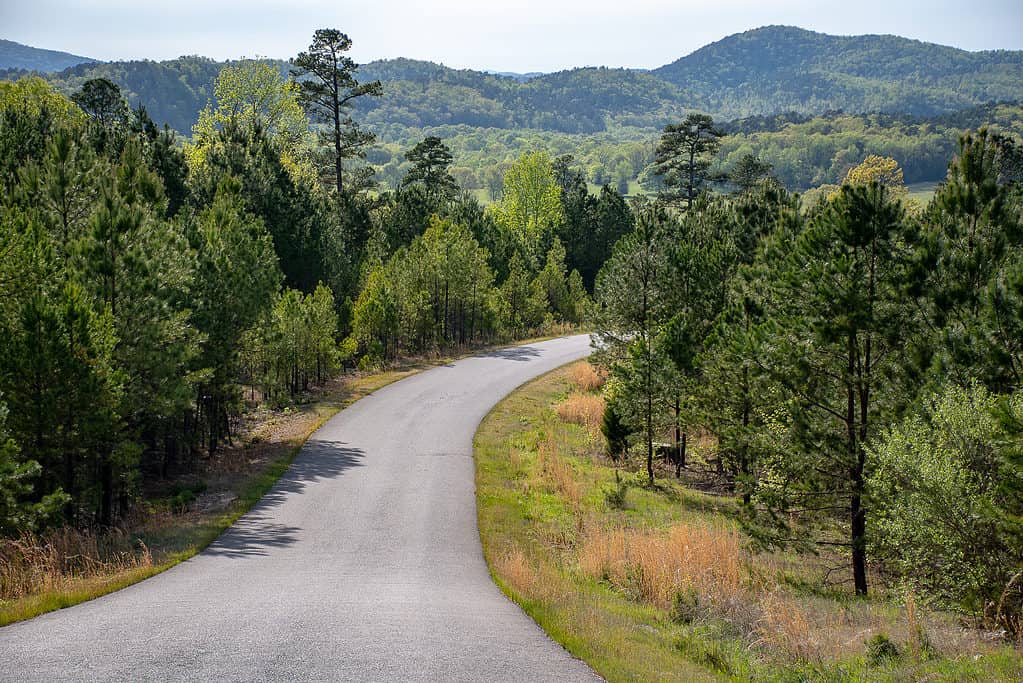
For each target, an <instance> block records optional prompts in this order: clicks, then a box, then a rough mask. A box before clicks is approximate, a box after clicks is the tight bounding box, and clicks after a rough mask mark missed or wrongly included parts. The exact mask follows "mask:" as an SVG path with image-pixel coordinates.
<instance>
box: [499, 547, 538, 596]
mask: <svg viewBox="0 0 1023 683" xmlns="http://www.w3.org/2000/svg"><path fill="white" fill-rule="evenodd" d="M494 572H495V573H496V574H497V575H498V576H499V577H501V579H502V580H503V581H504V582H505V583H507V584H508V585H509V586H511V587H512V588H513V589H515V591H516V592H518V593H519V594H520V595H526V596H528V595H532V594H533V589H534V587H535V586H536V571H535V570H534V569H533V565H532V564H530V562H529V560H528V559H526V556H525V555H523V554H522V551H521V550H518V549H513V550H510V551H508V552H506V553H504V554H502V555H500V556H499V557H497V558H496V559H495V560H494Z"/></svg>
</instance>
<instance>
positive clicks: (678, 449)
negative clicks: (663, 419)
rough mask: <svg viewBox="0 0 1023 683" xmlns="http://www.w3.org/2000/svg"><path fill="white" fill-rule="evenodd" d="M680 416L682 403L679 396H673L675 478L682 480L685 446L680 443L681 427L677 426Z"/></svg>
mask: <svg viewBox="0 0 1023 683" xmlns="http://www.w3.org/2000/svg"><path fill="white" fill-rule="evenodd" d="M681 415H682V401H681V399H680V398H679V395H678V394H677V393H676V394H675V448H674V454H675V478H676V479H681V478H682V468H683V467H685V455H683V453H684V449H685V446H684V445H683V442H682V425H680V424H679V420H680V418H681Z"/></svg>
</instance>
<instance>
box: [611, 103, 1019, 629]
mask: <svg viewBox="0 0 1023 683" xmlns="http://www.w3.org/2000/svg"><path fill="white" fill-rule="evenodd" d="M697 123H700V122H699V121H695V120H694V121H691V122H688V124H694V125H687V122H683V124H682V125H681V126H680V127H673V128H670V129H668V130H667V131H666V133H665V135H664V136H663V137H662V140H661V143H660V146H659V158H661V159H662V163H661V168H660V170H661V171H662V173H664V174H665V178H666V183H667V180H668V179H669V178H670V179H673V182H672V183H668V185H669V187H668V188H667V190H666V191H665V192H664V193H662V195H661V198H662V199H661V200H659V201H648V202H641V203H639V204H638V212H637V217H636V224H635V229H634V230H633V231H632V232H630V233H629V234H627V235H626V236H624V237H623V238H622V239H621V240H620V241H619V242H618V244H617V245H616V246H615V248H614V253H613V254H612V256H611V258H610V260H609V261H608V262H607V263H606V264H605V265H604V266H603V268H602V269H601V270H600V272H599V275H598V276H597V280H596V291H595V307H596V308H595V321H596V322H595V325H596V329H597V339H598V344H597V346H598V351H597V356H596V358H597V359H598V362H600V363H601V364H602V365H604V367H606V368H607V369H608V371H609V376H610V377H609V381H608V384H607V388H606V389H605V397H606V399H607V403H606V406H607V407H606V411H605V415H604V423H603V431H604V433H605V435H606V436H607V440H608V449H609V454H610V455H611V456H612V457H614V458H620V457H622V456H623V455H624V454H626V453H627V452H629V451H630V450H631V451H633V452H637V451H638V452H639V453H640V454H641V457H642V458H643V460H644V461H645V464H646V469H647V473H648V477H649V481H650V484H654V481H655V475H656V472H655V467H654V466H655V460H656V457H657V453H658V444H660V443H663V442H665V441H667V442H668V443H669V444H670V446H669V447H668V448H663V447H662V449H661V450H662V451H664V452H666V453H667V454H668V460H669V463H670V464H671V465H672V467H673V469H674V471H675V474H676V475H677V476H678V475H681V473H682V471H683V470H684V469H685V468H686V467H687V466H689V464H690V463H689V461H688V459H687V458H688V456H690V453H688V452H687V450H689V449H690V447H691V446H690V444H691V443H692V442H694V441H695V439H694V436H695V435H697V434H703V435H710V436H712V437H713V440H714V442H715V443H716V449H715V451H714V453H713V455H712V456H711V458H712V459H711V464H712V465H713V466H714V467H716V468H717V470H718V472H719V473H720V475H721V476H723V477H724V478H725V479H727V480H728V481H730V482H731V484H732V486H733V487H734V491H735V493H736V495H737V496H738V498H739V500H740V501H741V509H742V513H741V522H742V524H743V527H744V528H745V530H746V531H747V532H748V534H749V536H750V538H751V539H752V542H753V543H754V545H756V546H758V547H761V548H786V547H793V548H796V549H797V550H801V551H807V552H815V551H817V550H819V549H821V548H830V549H833V550H834V549H839V550H841V552H842V553H844V554H845V556H846V557H847V558H848V567H849V574H848V576H849V581H850V583H851V584H852V586H853V587H854V589H855V592H856V593H858V594H865V593H867V590H868V587H869V582H870V579H869V577H870V575H871V573H870V572H869V571H868V570H869V569H870V568H871V567H874V568H876V569H882V570H883V572H884V574H886V575H889V576H894V577H898V578H900V579H902V580H905V581H907V582H908V583H909V584H910V585H912V586H915V587H917V589H918V590H920V591H921V593H922V594H924V595H926V596H929V597H931V598H933V599H935V600H938V601H939V602H941V603H943V604H945V605H950V606H953V607H956V608H959V609H962V610H964V611H966V612H967V613H969V614H971V615H973V616H974V617H976V618H977V620H978V622H984V621H985V620H989V621H987V622H986V623H997V625H998V626H999V627H1000V628H1006V629H1009V630H1010V631H1015V630H1018V629H1019V624H1020V622H1019V618H1020V610H1021V604H1023V601H1021V600H1020V597H1021V593H1020V590H1021V589H1020V585H1019V584H1020V582H1021V572H1023V564H1021V558H1023V517H1021V514H1023V506H1021V501H1023V495H1021V493H1023V460H1021V459H1020V452H1021V444H1023V431H1021V426H1023V412H1021V411H1023V392H1021V385H1020V381H1021V374H1020V368H1021V362H1023V346H1021V345H1020V340H1021V339H1023V336H1021V332H1023V186H1021V183H1020V179H1019V176H1018V175H1015V174H1014V171H1013V168H1014V167H1015V166H1016V164H1018V159H1019V155H1018V148H1017V147H1016V145H1015V143H1014V141H1013V140H1011V139H1007V138H1004V137H1002V136H999V135H996V134H994V133H990V132H988V131H987V130H981V131H980V132H978V133H973V134H967V135H965V136H962V137H961V138H960V140H959V143H958V148H957V153H956V155H955V157H954V159H953V161H952V162H951V164H950V165H949V166H948V174H947V177H946V179H945V181H944V182H943V183H942V185H941V186H940V188H939V190H938V192H937V194H936V195H935V197H934V199H933V201H932V202H931V203H930V204H929V205H928V206H927V207H926V209H924V210H918V209H915V208H913V207H909V208H907V205H906V204H905V202H904V201H903V199H902V196H901V195H900V191H899V190H900V187H901V180H902V174H901V170H899V169H898V168H897V165H896V164H894V162H893V161H892V160H890V159H889V160H884V159H881V158H880V157H872V158H869V159H868V160H867V161H866V162H864V163H863V164H862V165H861V166H859V167H857V168H855V169H853V170H852V171H850V172H849V173H848V174H847V176H846V181H845V182H844V183H843V184H842V185H841V187H836V188H835V190H834V192H832V193H831V194H830V195H827V196H822V197H821V198H820V199H819V200H818V201H817V202H815V203H813V204H811V205H803V203H802V201H801V199H800V198H799V197H798V196H797V195H792V194H790V193H788V192H787V191H785V190H784V189H783V188H781V187H780V186H779V185H778V184H777V183H776V182H773V181H772V180H771V179H770V178H769V177H760V178H755V179H754V180H753V182H751V183H749V184H747V185H746V186H745V187H737V188H736V190H735V191H734V192H733V193H731V194H728V195H725V194H717V195H711V194H709V193H707V192H703V193H700V192H699V191H698V189H697V190H696V191H695V192H694V191H693V183H691V182H690V178H691V177H692V176H691V175H690V171H695V172H696V175H697V176H698V175H699V171H700V168H701V166H700V164H699V160H700V158H701V157H700V155H701V154H703V155H704V156H703V158H704V159H706V158H707V157H708V156H710V155H711V154H713V149H714V147H715V145H716V144H717V139H716V138H715V136H714V135H713V134H711V133H709V132H707V131H706V130H705V131H704V133H703V135H702V137H701V135H700V131H699V130H698V127H697V126H696V125H695V124H697ZM680 136H682V137H686V136H688V140H689V142H690V143H692V142H694V141H696V140H702V141H703V142H702V144H703V146H704V147H703V150H702V152H701V151H700V150H697V151H696V154H695V157H692V156H690V150H691V147H689V146H686V144H684V143H685V142H686V141H685V140H680ZM693 158H695V159H696V162H697V163H696V164H695V165H692V164H690V160H691V159H693ZM654 170H658V169H654ZM671 185H673V186H674V187H676V188H679V189H671V187H670V186H671ZM902 192H903V193H904V190H902Z"/></svg>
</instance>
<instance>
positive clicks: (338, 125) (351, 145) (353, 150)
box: [292, 29, 383, 201]
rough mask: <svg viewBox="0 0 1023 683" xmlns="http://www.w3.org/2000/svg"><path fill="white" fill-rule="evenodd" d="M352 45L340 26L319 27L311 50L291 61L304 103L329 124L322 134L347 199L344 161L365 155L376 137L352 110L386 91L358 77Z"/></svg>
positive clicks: (339, 188)
mask: <svg viewBox="0 0 1023 683" xmlns="http://www.w3.org/2000/svg"><path fill="white" fill-rule="evenodd" d="M351 47H352V41H351V39H350V38H349V37H348V36H347V35H345V34H344V33H341V32H340V31H338V30H337V29H318V30H317V31H316V32H314V33H313V42H312V43H311V44H310V45H309V50H308V52H300V53H299V54H298V56H297V57H295V59H293V60H292V64H293V65H294V66H295V67H296V68H295V70H294V71H293V74H294V75H295V76H296V77H297V78H298V79H299V81H298V82H299V87H300V88H301V99H302V104H303V106H304V107H305V108H306V111H308V112H309V114H310V116H312V118H313V120H314V121H319V122H321V123H325V124H327V126H328V132H326V133H324V134H322V136H321V137H322V140H323V141H324V142H326V143H327V144H328V145H329V146H330V147H331V149H332V155H331V156H332V161H333V165H332V166H333V176H334V182H335V185H334V186H335V188H336V190H337V196H338V198H339V199H340V200H341V201H344V200H345V192H344V189H345V188H344V180H343V178H344V172H345V169H344V162H345V160H346V159H350V158H353V157H359V156H362V155H363V154H364V151H363V150H364V148H365V147H366V145H368V144H370V143H372V142H373V140H374V136H373V134H372V133H368V132H366V131H362V130H360V129H359V126H358V124H356V122H355V121H354V120H353V119H352V117H351V114H349V110H350V109H351V107H352V106H353V104H354V103H355V101H356V100H357V99H358V98H360V97H365V96H370V97H379V96H380V95H381V94H383V89H382V87H381V85H380V81H372V82H370V83H359V82H358V80H356V78H355V72H356V71H357V70H358V65H357V64H356V63H355V62H354V61H352V58H351V57H349V56H348V55H346V54H345V53H346V52H347V51H348V50H349V49H350V48H351Z"/></svg>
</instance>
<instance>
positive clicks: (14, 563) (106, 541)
mask: <svg viewBox="0 0 1023 683" xmlns="http://www.w3.org/2000/svg"><path fill="white" fill-rule="evenodd" d="M152 565H153V558H152V555H151V554H150V552H149V548H147V547H146V545H145V544H144V543H142V542H141V541H137V542H135V543H132V542H131V541H130V540H129V539H128V537H127V536H126V535H124V534H116V533H113V532H111V533H108V534H105V535H104V536H102V537H100V536H97V535H96V534H94V533H92V532H90V531H79V530H77V529H72V528H69V527H65V528H61V529H55V530H53V531H50V532H48V533H46V534H45V535H43V536H36V535H34V534H28V533H26V534H23V535H22V536H20V537H19V538H15V539H6V540H3V541H0V600H3V601H11V600H17V599H19V598H23V597H25V596H28V595H35V594H38V593H44V592H49V591H68V590H70V589H71V588H72V587H73V586H74V584H75V582H77V581H80V580H82V579H90V578H95V577H100V576H110V575H113V574H119V573H121V572H126V571H130V570H134V569H140V568H144V567H151V566H152Z"/></svg>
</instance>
